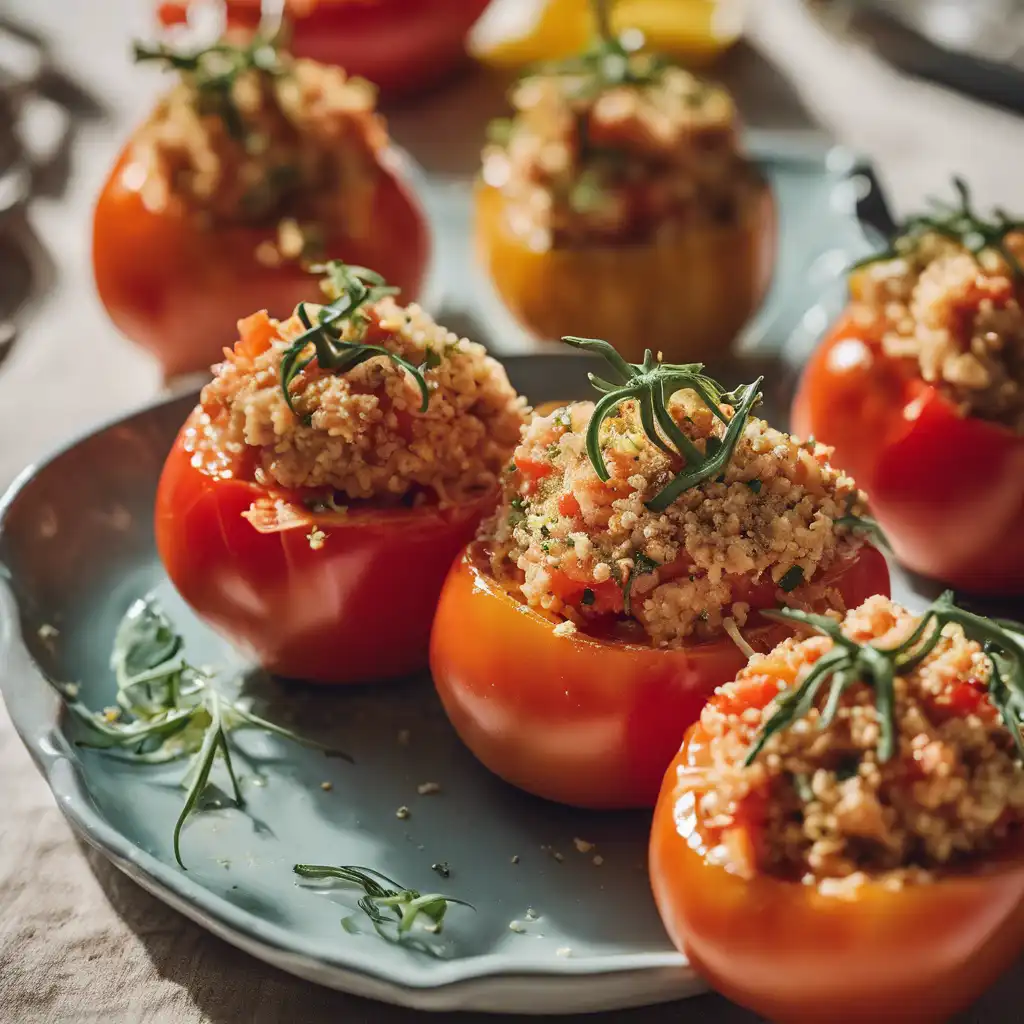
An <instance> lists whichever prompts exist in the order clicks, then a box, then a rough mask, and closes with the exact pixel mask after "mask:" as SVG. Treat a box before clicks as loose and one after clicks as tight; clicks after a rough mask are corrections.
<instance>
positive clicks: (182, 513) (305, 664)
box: [155, 413, 497, 683]
mask: <svg viewBox="0 0 1024 1024" xmlns="http://www.w3.org/2000/svg"><path fill="white" fill-rule="evenodd" d="M196 415H197V414H195V413H194V414H193V418H190V420H189V421H187V422H186V424H185V426H184V427H183V428H182V431H181V433H180V434H179V436H178V439H177V441H176V442H175V445H174V447H173V448H172V450H171V453H170V455H169V456H168V459H167V462H166V464H165V466H164V470H163V474H162V476H161V479H160V484H159V488H158V491H157V501H156V523H155V525H156V541H157V550H158V551H159V553H160V558H161V560H162V562H163V564H164V568H165V569H166V571H167V575H168V576H169V577H170V579H171V582H172V583H174V585H175V587H176V588H177V589H178V591H179V592H180V593H181V595H182V597H183V598H184V599H185V600H186V601H187V602H188V603H189V604H190V605H191V606H192V608H193V609H194V610H195V611H196V613H197V614H198V615H199V617H200V618H202V619H204V620H205V621H206V622H207V623H209V624H210V625H211V626H212V627H213V628H214V629H216V630H217V631H218V632H220V633H221V634H222V635H224V636H225V637H227V638H228V639H229V640H231V641H232V643H234V644H235V645H236V646H238V647H239V648H240V649H241V650H243V651H244V652H245V653H247V654H248V655H250V656H252V657H253V658H254V659H255V660H257V661H259V662H260V664H262V665H263V666H264V667H265V668H266V669H267V670H268V671H270V672H273V673H275V674H278V675H282V676H286V677H290V678H301V679H306V680H310V681H314V682H321V683H359V682H370V681H376V680H381V679H388V678H393V677H396V676H401V675H406V674H408V673H410V672H414V671H416V670H418V669H421V668H423V667H424V666H425V665H426V662H427V646H428V640H429V635H430V623H431V620H432V618H433V614H434V608H435V606H436V604H437V597H438V594H439V593H440V590H441V585H442V583H443V582H444V578H445V574H446V572H447V571H448V568H449V566H450V565H451V563H452V560H453V559H454V558H455V556H456V555H457V553H458V552H459V551H460V550H461V548H462V547H463V546H464V545H465V544H466V543H467V541H468V540H469V539H470V538H471V537H472V536H473V534H474V533H475V531H476V528H477V526H478V525H479V523H480V520H481V519H482V518H483V516H484V515H485V514H486V513H487V512H489V511H490V510H491V509H492V508H493V506H494V504H495V503H496V500H497V495H496V494H494V493H489V494H486V495H483V496H481V497H480V499H479V500H476V501H473V502H470V503H467V504H464V505H459V506H456V507H453V508H448V509H438V508H435V507H425V508H414V509H361V510H355V509H353V510H350V511H349V512H347V513H344V514H340V513H326V514H320V513H318V514H316V515H309V514H308V513H305V510H304V509H300V510H299V511H298V513H297V514H299V515H302V514H305V515H306V516H307V519H306V520H304V521H302V522H301V523H300V525H299V526H298V528H294V529H286V530H281V531H279V532H269V533H264V532H260V531H259V530H257V529H256V528H254V526H253V524H252V523H251V522H250V521H249V520H248V519H246V518H244V515H243V514H244V513H248V512H249V510H250V508H251V506H252V505H253V502H255V501H259V500H260V499H266V498H268V497H272V495H271V494H270V492H268V491H267V490H266V489H265V488H262V487H259V486H257V485H256V484H253V483H249V482H247V481H245V480H242V479H237V478H234V477H232V476H225V475H217V473H216V472H213V471H212V470H211V469H210V468H209V467H204V466H203V465H202V464H198V463H199V459H197V458H196V455H195V452H194V451H193V447H194V445H193V443H192V441H191V440H190V436H191V434H190V427H191V426H192V425H193V424H194V422H195V419H194V417H195V416H196ZM314 529H319V530H321V531H322V532H323V533H324V535H325V536H324V540H323V545H322V547H320V548H319V549H318V550H315V549H314V548H313V546H311V544H310V540H309V534H310V533H311V532H312V531H313V530H314Z"/></svg>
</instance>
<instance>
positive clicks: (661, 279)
mask: <svg viewBox="0 0 1024 1024" xmlns="http://www.w3.org/2000/svg"><path fill="white" fill-rule="evenodd" d="M504 204H505V200H504V196H503V195H502V193H501V191H500V190H499V189H496V188H493V187H492V186H489V185H483V184H478V185H477V188H476V218H475V221H476V223H475V234H476V249H477V253H478V256H479V259H480V262H481V263H482V264H483V266H484V267H486V269H487V271H488V273H489V274H490V276H491V279H492V280H493V282H494V286H495V289H496V290H497V292H498V294H499V295H500V296H501V298H502V300H503V301H504V302H505V305H506V306H508V308H509V310H510V312H511V313H512V314H513V316H515V317H516V319H518V320H519V321H520V322H521V323H522V324H523V325H524V326H525V327H526V328H527V329H528V330H530V331H532V332H533V333H534V334H535V335H536V336H537V337H538V338H540V339H541V340H544V341H554V340H556V339H558V338H560V337H562V336H563V335H565V334H576V335H582V336H584V337H596V338H608V339H610V340H611V341H612V343H613V344H614V345H615V347H616V348H617V349H618V351H619V352H620V353H621V354H622V355H623V357H624V358H626V359H628V360H630V361H631V362H637V363H638V362H641V361H642V360H643V355H644V350H645V349H648V348H649V349H651V350H652V351H653V352H658V351H660V352H663V353H664V356H665V358H666V359H675V360H680V361H683V360H687V359H691V358H692V359H702V358H706V357H710V356H718V357H721V353H722V351H724V350H726V349H728V348H729V346H730V345H731V344H732V342H733V339H734V338H735V337H736V335H737V334H738V333H739V331H740V329H741V328H742V327H743V325H744V324H745V323H746V322H747V320H748V319H749V318H750V316H751V315H752V314H753V313H754V311H755V310H756V309H757V307H758V306H759V305H760V303H761V299H762V298H763V297H764V294H765V292H766V290H767V288H768V284H769V282H770V280H771V275H772V268H773V265H774V262H775V250H776V231H777V225H776V210H775V201H774V199H773V197H772V194H771V191H770V190H769V188H768V186H767V185H766V186H764V191H763V194H762V197H761V202H760V204H759V207H758V210H757V212H756V215H752V216H751V218H750V222H749V223H748V224H744V225H740V226H738V227H714V226H712V227H695V228H692V229H691V230H689V231H687V232H684V233H683V234H682V235H681V237H680V238H679V239H678V240H676V241H673V242H669V243H665V244H662V245H624V246H595V247H592V248H579V249H556V250H546V251H535V250H533V249H531V248H530V247H529V246H528V245H526V244H525V243H524V242H523V241H522V239H520V238H518V237H517V236H516V235H515V234H513V233H512V232H511V231H510V230H508V228H507V227H506V224H505V221H506V215H505V209H504ZM652 294H656V295H657V296H658V301H657V302H651V301H650V296H651V295H652Z"/></svg>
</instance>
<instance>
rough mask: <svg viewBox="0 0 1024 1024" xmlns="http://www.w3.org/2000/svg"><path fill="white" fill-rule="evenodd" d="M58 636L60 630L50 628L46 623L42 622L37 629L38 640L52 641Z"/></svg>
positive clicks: (54, 627) (53, 627)
mask: <svg viewBox="0 0 1024 1024" xmlns="http://www.w3.org/2000/svg"><path fill="white" fill-rule="evenodd" d="M58 636H60V630H59V629H58V628H57V627H56V626H51V625H50V623H48V622H44V623H43V624H42V625H41V626H40V627H39V639H40V640H53V639H54V638H56V637H58Z"/></svg>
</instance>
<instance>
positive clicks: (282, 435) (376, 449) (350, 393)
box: [195, 298, 526, 511]
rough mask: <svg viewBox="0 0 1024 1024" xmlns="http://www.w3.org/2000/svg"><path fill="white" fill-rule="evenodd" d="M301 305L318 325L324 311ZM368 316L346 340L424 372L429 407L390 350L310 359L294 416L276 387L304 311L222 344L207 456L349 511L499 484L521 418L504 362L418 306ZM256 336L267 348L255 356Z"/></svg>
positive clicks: (203, 431) (206, 397)
mask: <svg viewBox="0 0 1024 1024" xmlns="http://www.w3.org/2000/svg"><path fill="white" fill-rule="evenodd" d="M306 308H307V315H308V316H310V317H311V318H312V319H313V320H315V319H316V316H317V307H315V306H313V305H312V304H307V307H306ZM367 317H368V322H367V323H366V324H365V326H360V327H357V326H355V325H352V324H351V323H350V324H348V325H347V326H346V328H345V331H346V334H344V335H343V337H344V338H347V339H348V340H357V338H358V340H361V341H365V342H368V343H373V344H375V345H379V346H381V347H383V348H386V349H387V350H388V351H389V352H394V353H396V354H397V355H399V356H402V357H404V358H405V359H406V360H407V361H408V362H410V363H412V364H413V365H414V366H419V367H420V368H421V372H422V374H423V377H424V379H425V381H426V383H427V388H428V393H429V399H430V401H429V405H428V407H427V410H426V412H421V411H420V408H421V395H420V392H419V390H418V389H417V387H416V385H415V384H414V383H413V381H412V380H411V378H410V376H409V374H408V373H407V372H406V371H405V370H403V369H402V368H401V367H399V366H396V365H395V364H394V363H393V362H392V361H391V360H390V359H389V358H388V357H387V356H384V355H380V356H374V357H373V358H370V359H368V360H367V361H366V362H363V363H361V364H359V365H358V366H356V367H355V368H353V369H351V370H348V371H347V372H344V373H334V372H331V371H329V370H323V369H321V368H320V367H319V364H318V363H317V362H316V360H313V361H312V362H311V363H310V364H309V365H308V366H307V367H306V368H305V369H304V370H303V371H302V372H301V373H300V374H299V375H298V377H296V378H295V380H294V381H293V382H292V384H291V388H290V394H291V398H292V403H293V405H294V407H295V409H296V410H297V411H296V412H293V411H292V409H290V408H289V406H288V403H287V401H286V400H285V396H284V394H283V392H282V390H281V360H282V357H283V355H284V354H285V352H286V351H287V350H288V347H289V345H290V343H291V341H292V339H294V338H296V337H297V336H299V335H300V334H301V333H303V331H304V330H305V328H304V326H303V324H302V322H301V321H300V319H299V318H298V317H297V316H293V317H291V318H290V319H288V320H286V321H284V322H283V323H279V322H277V321H275V320H271V319H269V318H268V317H267V316H266V314H265V313H263V314H257V316H256V317H255V318H250V321H247V322H243V323H242V324H241V325H240V327H242V328H244V330H243V338H242V340H241V341H240V342H239V343H238V344H237V345H236V346H235V347H234V349H225V353H224V355H225V359H224V362H223V363H221V364H219V365H218V366H216V367H215V368H214V377H213V380H212V381H211V382H210V383H209V384H207V385H206V387H205V388H204V389H203V392H202V395H201V397H200V404H201V407H202V412H203V419H202V422H201V423H199V424H197V426H196V439H195V444H196V447H197V449H198V450H199V452H200V454H201V455H202V456H204V457H208V458H213V459H218V458H219V459H220V460H221V461H222V462H223V463H224V464H225V465H229V464H233V463H238V462H246V463H247V464H248V465H251V467H252V468H251V470H250V471H249V472H251V476H252V478H253V479H255V480H256V482H257V483H261V484H265V485H268V486H275V485H276V486H278V487H281V488H285V489H296V488H303V489H315V490H317V491H319V492H321V495H322V499H323V502H324V504H325V506H326V507H328V508H330V509H332V510H333V511H343V508H342V507H339V506H338V505H337V504H336V502H339V501H340V502H341V503H342V505H343V504H344V502H346V501H348V500H361V499H372V500H374V501H375V502H378V503H379V502H384V503H389V502H390V503H399V504H401V503H405V504H410V503H412V504H416V503H420V502H425V501H430V502H435V501H436V502H439V503H440V504H442V505H445V504H450V503H456V502H459V501H463V500H466V499H469V498H472V497H473V496H474V495H477V496H478V495H481V494H483V493H486V492H487V491H489V490H492V489H494V488H496V486H497V483H498V479H499V476H500V473H501V471H502V468H503V467H504V465H505V464H506V463H507V462H508V458H509V456H510V454H511V452H512V450H513V449H514V447H515V444H516V441H517V439H518V436H519V431H520V427H521V425H522V423H523V420H524V417H525V413H526V405H525V401H524V400H523V399H522V398H519V397H518V396H517V395H516V393H515V391H514V390H513V388H512V386H511V384H509V381H508V377H507V376H506V375H505V371H504V369H503V368H502V366H501V365H500V364H499V363H497V362H496V361H495V360H494V359H492V358H491V357H490V356H488V355H487V353H486V350H485V349H484V347H483V346H482V345H479V344H476V343H474V342H471V341H468V340H467V339H465V338H459V337H458V336H457V335H456V334H453V333H452V332H451V331H449V330H447V329H446V328H444V327H441V326H439V325H438V324H436V323H435V322H434V321H433V320H432V319H431V318H430V317H429V316H428V315H427V314H426V313H424V312H423V310H421V309H420V307H419V306H417V305H410V306H407V307H402V306H399V305H398V304H397V303H396V302H395V301H394V300H393V299H391V298H385V299H383V300H381V301H380V302H378V303H377V304H376V305H375V306H372V307H370V308H369V309H368V310H367ZM254 319H255V321H256V322H255V323H253V322H252V321H253V320H254ZM252 336H256V337H260V338H264V339H265V342H264V344H265V346H266V347H265V348H262V350H258V351H256V352H255V353H254V352H253V349H252V347H251V346H250V344H249V343H248V342H247V340H246V339H247V337H252ZM256 348H257V349H259V348H260V346H259V345H257V346H256ZM309 354H310V355H312V354H313V348H312V346H311V347H310V349H309Z"/></svg>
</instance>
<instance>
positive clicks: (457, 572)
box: [430, 544, 889, 808]
mask: <svg viewBox="0 0 1024 1024" xmlns="http://www.w3.org/2000/svg"><path fill="white" fill-rule="evenodd" d="M829 577H830V582H831V583H832V585H833V586H835V587H837V588H838V589H839V590H840V592H841V593H842V594H843V597H844V599H845V601H846V603H847V605H848V606H849V607H854V606H856V605H858V604H860V603H861V602H862V601H863V600H864V599H865V598H867V597H868V596H870V595H871V594H877V593H886V594H887V593H888V591H889V575H888V569H887V568H886V564H885V559H884V558H883V556H882V555H881V554H880V553H879V552H878V551H877V550H876V549H874V548H871V547H865V548H862V549H860V551H859V552H858V554H857V556H856V557H855V558H854V559H852V560H851V561H849V562H846V563H844V564H842V565H839V566H836V567H835V568H834V570H833V571H832V572H831V573H830V574H829ZM772 589H773V590H774V588H772ZM620 604H621V596H620ZM555 628H556V623H555V622H554V621H552V620H551V619H549V618H547V617H545V616H544V615H542V614H540V613H539V612H537V611H534V610H533V609H531V608H528V607H526V606H525V605H524V604H523V603H522V602H521V601H519V600H518V599H517V598H516V597H515V596H513V595H512V594H511V593H509V592H508V591H507V590H506V589H505V588H504V587H502V586H501V584H499V583H498V582H497V581H496V580H495V579H494V578H493V576H492V575H491V574H490V571H489V567H488V564H487V559H486V554H485V552H484V550H483V548H482V547H481V545H479V544H472V545H470V547H469V548H468V550H467V551H466V552H465V553H464V554H463V556H462V557H461V558H460V559H459V560H458V561H457V562H456V563H455V564H454V565H453V566H452V569H451V572H450V573H449V575H448V579H447V582H446V583H445V585H444V589H443V590H442V592H441V598H440V602H439V604H438V608H437V616H436V618H435V620H434V629H433V633H432V634H431V640H430V668H431V672H432V673H433V676H434V683H435V685H436V687H437V692H438V694H439V695H440V697H441V702H442V703H443V704H444V707H445V711H446V712H447V713H448V717H449V718H450V719H451V722H452V725H454V727H455V730H456V732H458V734H459V735H460V736H461V737H462V740H463V742H464V743H465V744H466V746H468V747H469V749H470V750H472V751H473V753H474V754H475V755H476V756H477V757H478V758H479V759H480V761H482V762H483V763H484V764H485V765H486V766H487V767H488V768H489V769H490V770H491V771H493V772H494V773H495V774H497V775H500V776H501V777H502V778H503V779H505V780H506V781H507V782H510V783H512V784H513V785H514V786H518V787H519V788H520V789H525V790H527V791H528V792H530V793H535V794H537V795H538V796H543V797H546V798H547V799H549V800H556V801H558V802H560V803H566V804H573V805H575V806H579V807H594V808H616V807H650V806H652V805H653V804H654V801H655V799H656V798H657V795H658V789H659V787H660V785H661V780H662V777H663V776H664V773H665V767H666V766H667V765H668V763H669V761H670V760H671V759H672V757H673V755H674V754H675V752H676V751H677V750H678V749H679V743H680V740H681V739H682V736H683V733H684V732H685V730H686V728H687V726H689V725H690V724H691V723H692V722H693V721H694V720H695V719H696V718H697V715H698V714H699V713H700V709H701V708H702V707H703V706H704V703H705V701H706V700H707V699H708V697H709V696H710V695H711V693H712V692H713V691H714V690H715V688H716V687H717V686H720V685H721V684H722V683H724V682H726V681H727V680H729V679H732V678H733V677H734V676H735V674H736V672H737V671H738V670H739V669H740V668H741V667H742V666H743V665H744V664H745V663H746V658H745V657H744V656H743V654H742V653H741V652H740V651H739V649H738V648H737V647H736V645H735V644H734V643H733V642H732V640H730V639H728V638H722V639H718V640H713V641H708V642H702V643H693V644H689V645H687V646H685V647H681V648H675V649H666V648H655V647H651V646H648V645H645V644H641V643H627V642H624V641H621V640H616V639H597V638H595V637H592V636H588V635H586V634H584V633H582V632H575V633H571V634H569V635H559V634H558V633H556V632H555ZM744 635H745V637H746V639H747V641H748V642H749V643H750V644H751V645H752V646H753V647H755V648H756V649H760V650H768V649H770V648H771V647H773V646H774V645H775V644H776V643H777V642H778V641H779V640H780V639H782V638H783V637H784V636H787V635H788V630H787V629H786V628H785V627H784V626H781V625H777V624H767V623H762V624H760V625H755V626H754V627H753V628H752V629H746V630H744Z"/></svg>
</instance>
